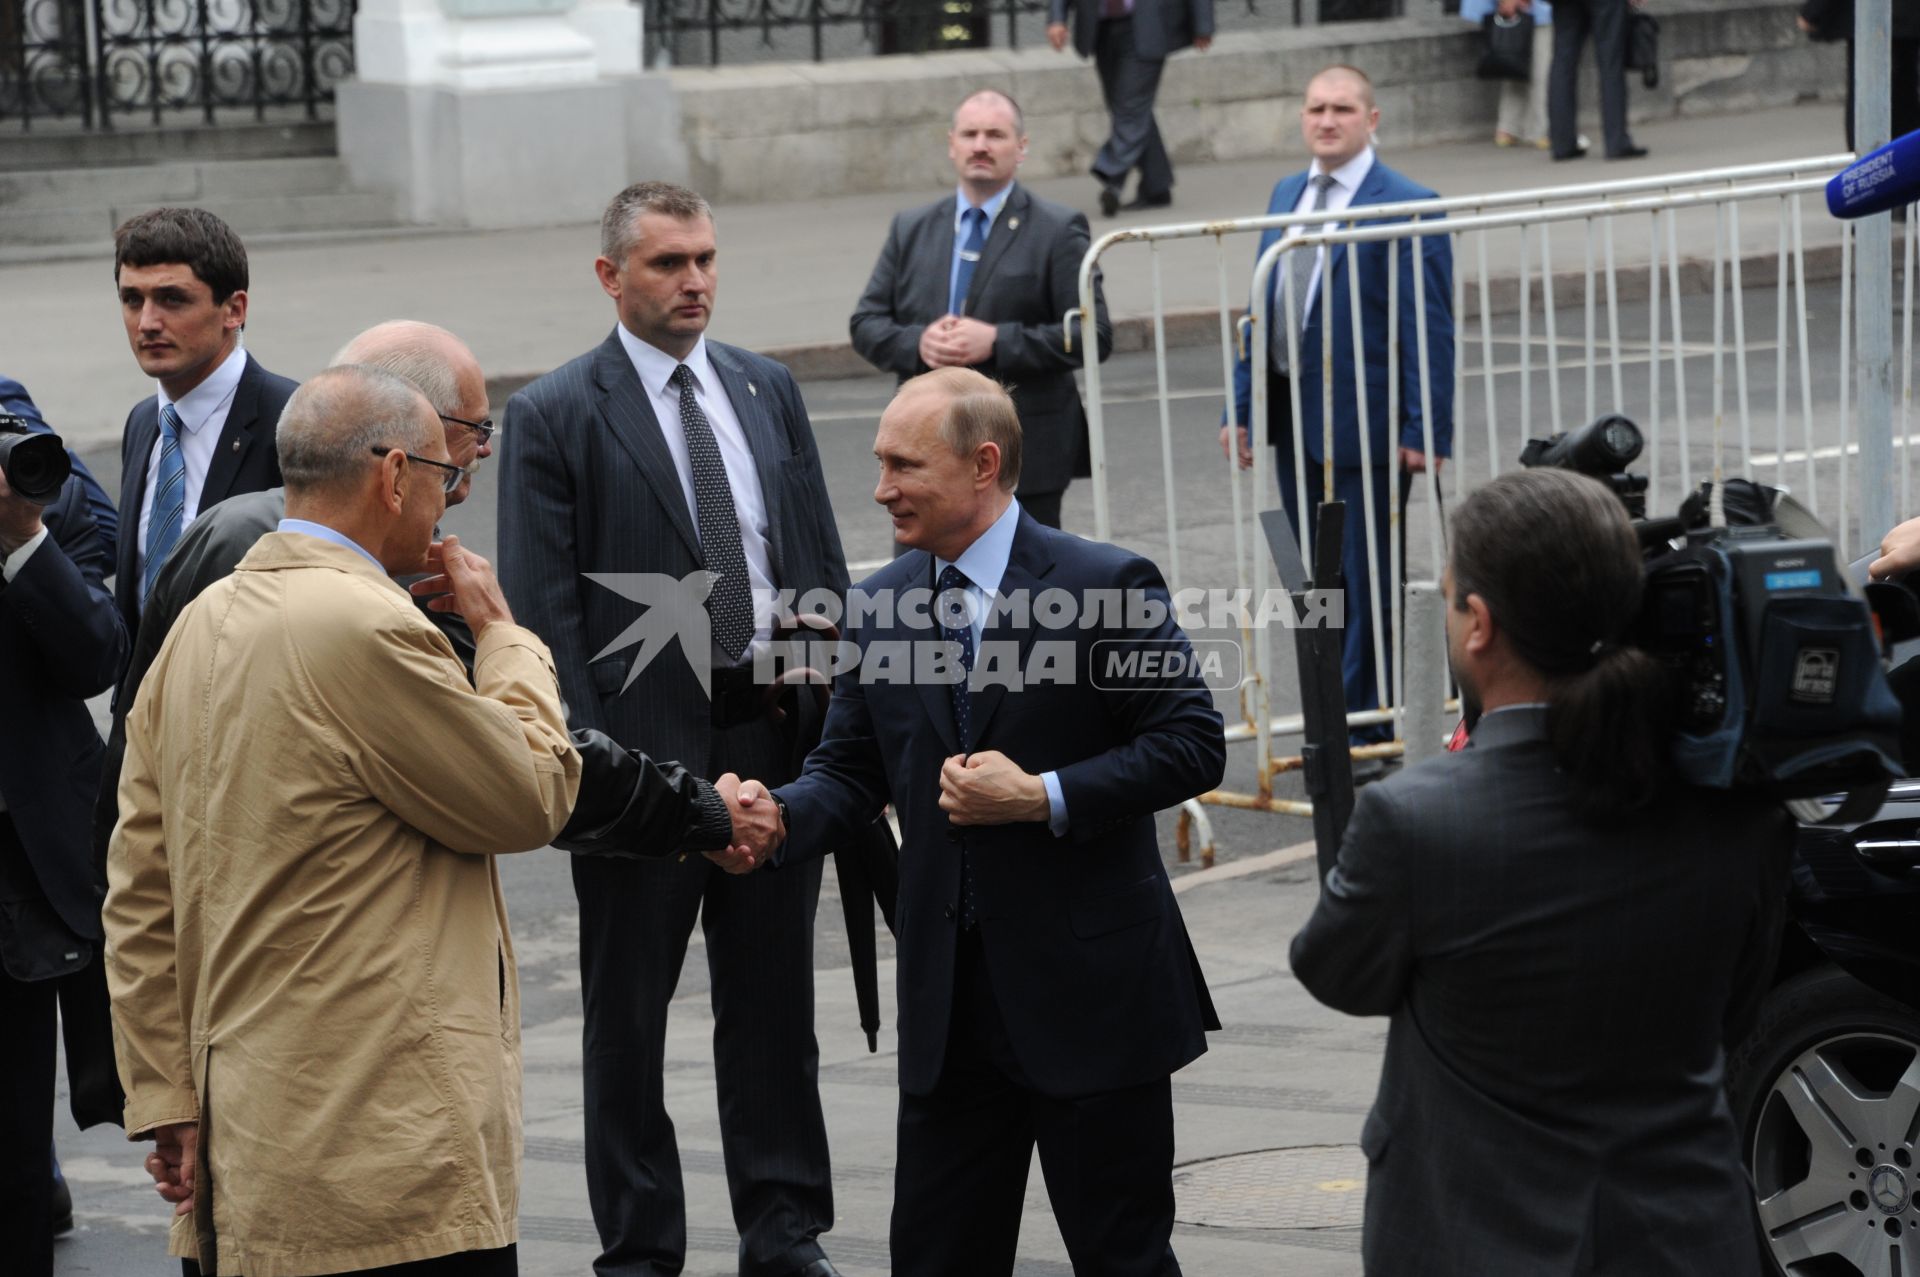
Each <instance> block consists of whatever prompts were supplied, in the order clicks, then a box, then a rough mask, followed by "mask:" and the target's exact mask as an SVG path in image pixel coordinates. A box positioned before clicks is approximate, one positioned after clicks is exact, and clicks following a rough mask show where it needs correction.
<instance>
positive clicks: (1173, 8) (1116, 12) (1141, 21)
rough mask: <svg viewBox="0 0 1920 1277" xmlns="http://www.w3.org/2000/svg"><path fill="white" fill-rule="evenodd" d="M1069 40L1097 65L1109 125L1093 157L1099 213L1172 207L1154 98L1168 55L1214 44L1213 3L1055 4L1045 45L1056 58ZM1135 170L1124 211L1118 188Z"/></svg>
mask: <svg viewBox="0 0 1920 1277" xmlns="http://www.w3.org/2000/svg"><path fill="white" fill-rule="evenodd" d="M1069 22H1071V23H1072V26H1071V28H1069V26H1068V23H1069ZM1069 37H1071V38H1072V41H1073V47H1074V51H1075V52H1077V53H1078V54H1079V55H1080V56H1081V57H1083V58H1092V59H1093V61H1094V68H1095V69H1096V70H1097V71H1099V73H1100V97H1101V99H1102V100H1103V101H1105V103H1106V106H1107V116H1108V119H1109V120H1110V121H1111V123H1110V125H1109V128H1108V130H1107V141H1106V144H1105V145H1104V146H1102V147H1101V148H1100V153H1099V154H1098V155H1096V156H1094V157H1093V176H1094V177H1095V178H1096V179H1097V180H1098V181H1099V183H1100V211H1101V213H1103V214H1105V215H1106V216H1108V217H1112V216H1113V215H1114V214H1115V213H1118V212H1119V211H1120V210H1121V209H1122V208H1123V207H1124V208H1126V209H1128V210H1136V209H1143V208H1165V207H1166V206H1167V205H1169V204H1171V203H1173V161H1172V159H1170V158H1169V157H1168V155H1167V147H1166V143H1164V142H1162V141H1161V140H1160V125H1159V124H1158V123H1156V122H1155V120H1154V118H1153V99H1154V96H1155V95H1156V94H1157V93H1159V92H1160V72H1161V70H1162V69H1163V68H1164V67H1165V66H1166V63H1167V57H1168V55H1169V54H1172V53H1176V52H1178V51H1179V50H1181V49H1184V48H1187V47H1188V46H1189V45H1191V46H1192V47H1193V48H1196V49H1199V50H1200V51H1201V52H1202V53H1204V52H1206V51H1207V50H1208V49H1209V48H1211V47H1212V46H1213V0H1051V3H1050V4H1049V5H1048V7H1047V42H1048V43H1049V44H1051V45H1052V46H1053V49H1054V52H1056V53H1058V52H1060V51H1061V50H1063V49H1065V48H1066V47H1067V41H1068V38H1069ZM1136 168H1137V169H1139V170H1140V184H1139V186H1137V187H1136V188H1135V189H1134V197H1133V200H1132V201H1131V202H1129V203H1127V204H1125V205H1122V204H1121V202H1120V193H1121V188H1122V187H1124V186H1125V185H1126V183H1127V174H1128V173H1129V172H1131V171H1132V170H1134V169H1136Z"/></svg>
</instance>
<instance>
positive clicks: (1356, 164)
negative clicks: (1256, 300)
mask: <svg viewBox="0 0 1920 1277" xmlns="http://www.w3.org/2000/svg"><path fill="white" fill-rule="evenodd" d="M1326 171H1327V170H1326V169H1325V168H1324V167H1323V166H1322V165H1321V163H1320V161H1319V160H1317V159H1316V160H1315V161H1314V162H1313V163H1312V164H1311V165H1309V166H1308V168H1307V185H1306V189H1305V190H1303V191H1301V192H1300V199H1299V200H1298V202H1296V203H1295V204H1294V206H1293V211H1294V212H1296V213H1310V212H1312V211H1313V194H1314V191H1313V179H1314V178H1316V177H1318V176H1320V175H1321V174H1322V173H1325V172H1326ZM1372 171H1373V147H1372V146H1368V147H1367V148H1366V149H1365V150H1363V151H1361V152H1360V154H1358V155H1356V156H1354V157H1353V158H1352V159H1350V160H1348V161H1347V162H1346V163H1345V164H1342V165H1341V166H1340V167H1339V168H1337V169H1334V170H1333V173H1332V177H1333V185H1332V186H1329V187H1328V188H1327V205H1326V211H1327V213H1328V215H1329V216H1331V215H1332V214H1335V213H1340V212H1344V211H1345V210H1346V208H1347V207H1348V205H1350V204H1352V203H1353V196H1354V193H1355V192H1356V191H1358V190H1359V189H1360V184H1361V183H1362V182H1364V181H1366V180H1367V174H1369V173H1371V172H1372ZM1338 229H1340V225H1339V219H1338V218H1333V219H1332V220H1330V221H1327V222H1323V223H1322V224H1321V225H1319V226H1315V225H1313V224H1312V223H1311V222H1301V223H1299V224H1298V225H1295V226H1290V227H1288V228H1287V238H1289V239H1291V238H1293V237H1294V236H1295V235H1305V234H1307V233H1308V232H1321V231H1335V230H1338ZM1326 260H1327V250H1326V247H1325V245H1322V246H1321V247H1320V248H1318V249H1315V250H1314V254H1313V273H1312V274H1311V275H1309V276H1308V277H1307V295H1306V297H1305V298H1303V299H1302V300H1301V303H1300V308H1301V312H1302V313H1303V314H1304V313H1310V312H1311V311H1312V309H1313V299H1314V297H1315V296H1316V295H1317V294H1318V292H1319V291H1320V267H1321V266H1322V265H1323V264H1324V263H1325V262H1326ZM1281 300H1282V302H1284V301H1285V296H1284V295H1282V298H1281Z"/></svg>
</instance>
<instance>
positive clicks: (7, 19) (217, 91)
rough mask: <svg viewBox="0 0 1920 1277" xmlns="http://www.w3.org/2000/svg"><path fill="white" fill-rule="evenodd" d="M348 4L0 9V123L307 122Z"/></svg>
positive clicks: (30, 0) (340, 67)
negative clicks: (290, 118) (300, 118)
mask: <svg viewBox="0 0 1920 1277" xmlns="http://www.w3.org/2000/svg"><path fill="white" fill-rule="evenodd" d="M355 5H356V0H0V123H4V122H11V121H14V120H18V121H19V125H20V127H21V128H22V129H31V128H32V127H33V124H34V121H36V120H68V121H78V122H79V123H81V124H83V125H84V126H86V127H88V128H112V127H113V126H114V124H115V122H116V119H118V120H122V121H134V120H140V121H146V122H150V123H152V124H156V125H158V124H163V123H169V122H176V121H197V122H204V123H207V124H213V123H216V122H218V121H220V120H222V119H230V118H233V117H234V116H251V117H252V118H254V119H257V120H264V119H266V118H267V116H268V114H269V111H272V112H273V113H274V114H276V115H284V114H286V113H288V112H289V111H291V113H293V114H295V115H304V116H305V117H306V118H308V119H317V118H319V116H320V113H321V110H322V108H323V107H325V106H328V105H329V104H331V103H332V101H333V89H334V85H336V84H338V83H339V82H340V81H341V80H343V79H345V78H347V77H348V76H349V75H351V74H353V15H354V9H355Z"/></svg>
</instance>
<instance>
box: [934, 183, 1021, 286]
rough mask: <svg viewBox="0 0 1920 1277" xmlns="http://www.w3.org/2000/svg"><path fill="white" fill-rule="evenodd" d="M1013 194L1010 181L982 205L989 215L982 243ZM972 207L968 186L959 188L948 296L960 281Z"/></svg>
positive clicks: (948, 279)
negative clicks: (961, 257)
mask: <svg viewBox="0 0 1920 1277" xmlns="http://www.w3.org/2000/svg"><path fill="white" fill-rule="evenodd" d="M1012 194H1013V183H1012V182H1008V183H1007V184H1006V185H1005V186H1004V187H1002V188H1001V190H1000V193H999V194H998V195H996V196H994V197H993V198H992V199H990V200H988V201H987V202H986V203H984V204H982V205H981V206H980V211H981V212H983V213H985V214H986V215H987V229H986V230H985V231H984V232H982V233H981V236H980V242H981V243H982V244H984V243H986V240H987V236H989V235H991V234H993V224H994V223H995V222H997V221H999V220H1000V210H1001V209H1003V208H1005V207H1006V206H1007V197H1008V196H1010V195H1012ZM972 207H973V202H972V201H971V200H969V199H968V198H967V188H966V187H964V186H963V187H961V188H959V190H958V191H957V192H956V193H955V194H954V197H953V264H952V266H951V267H950V268H949V269H948V271H947V296H948V297H952V296H953V286H954V285H955V284H957V283H959V282H960V253H961V250H962V249H964V248H965V247H966V244H967V210H968V209H970V208H972ZM962 300H963V301H964V300H965V299H964V298H963V299H962Z"/></svg>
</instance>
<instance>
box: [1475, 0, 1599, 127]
mask: <svg viewBox="0 0 1920 1277" xmlns="http://www.w3.org/2000/svg"><path fill="white" fill-rule="evenodd" d="M1460 16H1461V17H1462V18H1464V19H1466V20H1467V21H1468V22H1471V23H1473V24H1474V25H1475V26H1480V25H1482V24H1483V23H1485V22H1486V20H1487V19H1488V18H1489V17H1493V18H1495V19H1496V20H1500V21H1515V20H1519V19H1523V18H1531V19H1533V59H1532V66H1533V74H1532V76H1531V77H1529V78H1528V79H1525V80H1502V81H1500V113H1499V115H1498V117H1497V118H1496V120H1495V123H1494V126H1493V144H1494V145H1495V146H1532V147H1537V148H1538V149H1540V150H1542V151H1544V150H1547V149H1549V148H1550V147H1552V145H1553V141H1552V139H1551V138H1549V137H1548V136H1547V80H1548V78H1549V72H1550V70H1551V67H1552V63H1553V5H1552V4H1551V3H1550V2H1549V0H1460ZM1580 145H1581V146H1585V145H1586V142H1585V141H1584V139H1583V140H1582V141H1581V142H1580Z"/></svg>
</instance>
